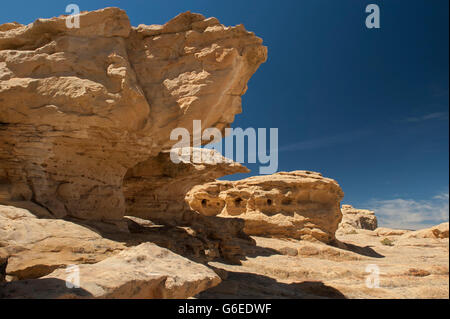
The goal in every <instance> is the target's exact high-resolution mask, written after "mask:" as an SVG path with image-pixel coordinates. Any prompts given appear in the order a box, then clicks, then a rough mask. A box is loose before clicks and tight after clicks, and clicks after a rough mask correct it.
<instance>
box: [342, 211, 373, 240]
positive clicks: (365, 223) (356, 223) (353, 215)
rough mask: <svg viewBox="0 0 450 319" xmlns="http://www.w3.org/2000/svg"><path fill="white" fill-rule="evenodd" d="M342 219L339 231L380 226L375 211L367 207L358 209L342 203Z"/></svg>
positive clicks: (344, 231)
mask: <svg viewBox="0 0 450 319" xmlns="http://www.w3.org/2000/svg"><path fill="white" fill-rule="evenodd" d="M341 212H342V221H341V223H340V224H339V229H338V231H339V232H343V233H346V232H353V231H354V230H355V229H368V230H375V229H376V228H377V227H378V221H377V217H376V216H375V213H374V212H373V211H371V210H367V209H356V208H354V207H353V206H352V205H342V207H341Z"/></svg>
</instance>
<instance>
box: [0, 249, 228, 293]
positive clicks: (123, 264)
mask: <svg viewBox="0 0 450 319" xmlns="http://www.w3.org/2000/svg"><path fill="white" fill-rule="evenodd" d="M78 267H79V268H78V270H77V272H78V274H79V277H78V278H79V288H77V287H72V288H68V287H67V286H66V280H68V281H69V283H71V284H72V285H73V284H77V282H76V280H75V279H74V278H75V277H73V275H74V273H70V272H68V271H67V270H66V269H58V270H55V271H54V272H52V273H51V274H49V275H47V276H45V277H42V278H39V279H29V280H21V281H15V282H11V283H8V284H4V286H3V287H2V286H0V298H38V299H42V298H45V299H47V298H51V299H54V298H61V299H62V298H188V297H191V296H194V295H196V294H198V293H199V292H201V291H203V290H205V289H208V288H210V287H213V286H215V285H217V284H218V283H220V278H219V276H217V275H216V274H215V273H214V271H212V270H211V269H209V268H208V267H206V266H203V265H201V264H197V263H194V262H192V261H190V260H188V259H186V258H184V257H181V256H178V255H176V254H174V253H172V252H170V251H169V250H167V249H165V248H161V247H158V246H156V245H154V244H151V243H144V244H141V245H138V246H136V247H132V248H129V249H126V250H124V251H122V252H120V253H119V254H117V255H115V256H113V257H109V258H107V259H105V260H103V261H100V262H98V263H96V264H92V265H86V264H83V265H79V266H78ZM72 280H73V281H72Z"/></svg>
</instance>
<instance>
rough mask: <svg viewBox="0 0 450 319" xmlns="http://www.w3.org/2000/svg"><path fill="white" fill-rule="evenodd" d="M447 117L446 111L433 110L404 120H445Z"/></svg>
mask: <svg viewBox="0 0 450 319" xmlns="http://www.w3.org/2000/svg"><path fill="white" fill-rule="evenodd" d="M447 119H448V113H447V112H434V113H429V114H425V115H422V116H418V117H408V118H407V119H405V121H406V122H410V123H417V122H424V121H429V120H447Z"/></svg>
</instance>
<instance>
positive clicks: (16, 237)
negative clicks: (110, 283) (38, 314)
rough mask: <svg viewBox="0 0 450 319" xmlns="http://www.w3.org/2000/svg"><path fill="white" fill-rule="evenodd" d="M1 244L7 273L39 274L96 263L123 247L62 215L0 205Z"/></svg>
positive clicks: (29, 275) (25, 276)
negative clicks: (41, 214) (44, 216)
mask: <svg viewBox="0 0 450 319" xmlns="http://www.w3.org/2000/svg"><path fill="white" fill-rule="evenodd" d="M0 247H2V250H3V251H4V254H5V255H6V256H7V257H8V265H7V268H6V273H7V274H8V275H13V276H16V277H17V278H18V279H25V278H38V277H41V276H44V275H46V274H49V273H50V272H52V271H53V270H55V269H56V268H59V267H65V266H67V265H70V264H79V263H96V262H98V261H100V260H103V259H105V258H107V257H109V256H112V255H113V254H115V253H117V252H119V251H120V250H122V249H124V248H125V246H124V245H123V244H121V243H118V242H114V241H111V240H108V239H105V238H102V236H101V235H99V234H98V233H97V232H95V231H94V230H92V229H89V228H87V227H85V226H82V225H78V224H75V223H73V222H69V221H64V220H59V219H38V218H36V217H35V216H34V215H33V214H31V213H30V212H29V211H27V210H25V209H21V208H16V207H12V206H3V205H0Z"/></svg>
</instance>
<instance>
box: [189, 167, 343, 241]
mask: <svg viewBox="0 0 450 319" xmlns="http://www.w3.org/2000/svg"><path fill="white" fill-rule="evenodd" d="M343 195H344V194H343V192H342V190H341V188H340V187H339V185H338V184H337V183H336V181H334V180H332V179H329V178H324V177H322V175H321V174H319V173H313V172H307V171H294V172H280V173H276V174H273V175H267V176H254V177H250V178H246V179H243V180H240V181H233V182H232V181H217V182H212V183H207V184H204V185H199V186H195V187H194V188H193V189H192V190H191V191H189V193H188V195H187V196H186V201H187V202H188V203H189V205H190V207H191V208H192V209H193V210H195V211H198V212H200V213H201V214H203V215H206V216H216V215H217V216H219V217H227V218H235V217H239V218H242V219H244V220H245V228H244V231H245V232H246V233H247V234H249V235H258V236H269V237H270V236H275V237H288V238H296V239H310V240H319V241H323V242H331V241H332V240H333V239H334V234H335V232H336V229H337V227H338V224H339V222H340V221H341V218H342V214H341V211H340V200H341V199H342V197H343Z"/></svg>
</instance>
